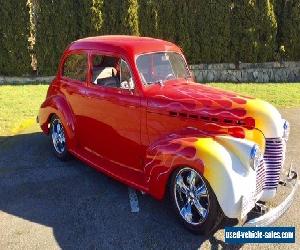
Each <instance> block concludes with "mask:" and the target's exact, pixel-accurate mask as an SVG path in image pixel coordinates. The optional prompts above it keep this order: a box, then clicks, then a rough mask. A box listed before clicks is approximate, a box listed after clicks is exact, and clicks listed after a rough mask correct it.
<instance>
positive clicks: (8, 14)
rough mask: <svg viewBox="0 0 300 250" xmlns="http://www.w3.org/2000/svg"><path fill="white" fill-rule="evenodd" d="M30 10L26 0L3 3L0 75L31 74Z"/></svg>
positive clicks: (0, 15) (0, 14)
mask: <svg viewBox="0 0 300 250" xmlns="http://www.w3.org/2000/svg"><path fill="white" fill-rule="evenodd" d="M29 19H30V17H29V8H28V5H27V1H26V0H10V1H2V2H1V8H0V75H13V76H15V75H18V76H19V75H27V74H30V73H31V65H30V63H31V58H30V53H29V42H28V37H29Z"/></svg>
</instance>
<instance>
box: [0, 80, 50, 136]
mask: <svg viewBox="0 0 300 250" xmlns="http://www.w3.org/2000/svg"><path fill="white" fill-rule="evenodd" d="M47 88H48V85H3V86H1V85H0V136H1V135H2V136H3V135H11V134H14V133H17V132H18V131H19V130H21V129H22V127H24V126H27V125H30V124H32V123H34V121H35V117H36V115H37V114H38V110H39V107H40V105H41V103H42V101H43V99H45V96H46V92H47Z"/></svg>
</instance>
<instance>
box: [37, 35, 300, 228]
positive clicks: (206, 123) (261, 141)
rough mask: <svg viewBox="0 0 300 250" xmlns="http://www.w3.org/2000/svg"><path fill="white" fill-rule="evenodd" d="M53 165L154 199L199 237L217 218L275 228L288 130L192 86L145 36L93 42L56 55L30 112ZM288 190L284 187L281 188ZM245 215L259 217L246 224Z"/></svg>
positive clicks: (229, 97)
mask: <svg viewBox="0 0 300 250" xmlns="http://www.w3.org/2000/svg"><path fill="white" fill-rule="evenodd" d="M38 122H39V124H40V126H41V128H42V130H43V132H44V133H45V134H50V138H51V144H52V146H53V150H54V153H55V154H56V156H57V157H58V158H60V159H61V160H65V159H67V158H68V156H69V154H72V155H74V156H76V157H77V158H79V159H81V160H82V161H84V162H85V163H87V164H89V165H90V166H92V167H94V168H95V169H97V170H100V171H102V172H104V173H105V174H107V175H109V176H112V177H113V178H115V179H117V180H120V181H121V182H123V183H125V184H127V185H129V186H131V187H133V188H135V189H138V190H141V191H143V192H146V193H148V194H150V195H152V196H153V197H155V198H157V199H162V198H163V197H164V196H165V194H166V190H167V189H168V190H169V193H170V198H171V200H172V203H173V205H174V208H175V211H176V213H177V214H178V216H179V218H180V220H181V221H182V222H183V223H184V224H185V225H186V227H187V228H189V229H190V230H193V231H196V232H200V233H208V232H210V231H211V230H212V229H213V228H216V226H217V225H218V223H220V221H221V219H222V218H223V216H224V215H226V216H227V217H230V218H238V219H240V220H241V221H242V222H245V221H246V222H245V223H246V224H247V225H266V224H269V223H271V222H273V221H275V220H276V219H277V218H278V217H279V216H281V215H282V214H283V213H284V212H285V211H286V210H287V208H288V207H289V206H290V205H291V203H292V199H293V196H294V194H295V190H296V188H297V184H295V183H297V182H296V179H297V174H296V172H294V171H292V170H291V171H290V172H289V176H288V177H289V178H288V181H290V182H292V184H293V185H292V186H293V188H292V191H291V193H290V195H288V196H287V197H286V199H285V200H284V201H283V202H282V204H280V206H278V207H276V208H273V210H270V211H269V212H266V211H267V209H266V206H267V204H268V203H265V202H268V201H269V200H271V199H272V198H273V197H274V196H275V195H276V190H277V187H278V185H279V184H280V183H281V182H279V175H280V172H281V170H282V166H283V163H284V158H285V145H286V142H287V139H288V134H289V124H288V122H287V121H285V120H283V119H282V118H281V115H280V113H279V112H278V111H277V109H275V108H274V107H273V106H272V105H270V104H269V103H267V102H264V101H261V100H258V99H255V98H251V97H246V96H242V95H238V94H236V93H232V92H227V91H223V90H220V89H217V88H212V87H209V86H205V85H201V84H198V83H195V82H194V81H193V78H192V76H191V73H190V71H189V68H188V65H187V63H186V60H185V58H184V56H183V54H182V51H181V50H180V48H178V47H177V46H176V45H174V44H172V43H170V42H166V41H162V40H158V39H153V38H143V37H131V36H100V37H90V38H85V39H81V40H78V41H75V42H73V43H71V44H70V45H69V47H68V48H67V49H66V50H65V52H64V53H63V55H62V59H61V62H60V65H59V68H58V72H57V75H56V77H55V79H54V80H53V82H52V83H51V85H50V86H49V89H48V93H47V97H46V100H45V101H44V102H43V104H42V105H41V108H40V112H39V115H38ZM286 186H287V185H286ZM253 210H261V211H260V212H261V213H259V216H258V217H256V218H254V219H251V220H247V215H249V213H251V212H253Z"/></svg>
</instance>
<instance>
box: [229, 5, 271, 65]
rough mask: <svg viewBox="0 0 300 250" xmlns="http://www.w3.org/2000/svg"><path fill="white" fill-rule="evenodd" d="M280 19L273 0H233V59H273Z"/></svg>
mask: <svg viewBox="0 0 300 250" xmlns="http://www.w3.org/2000/svg"><path fill="white" fill-rule="evenodd" d="M276 31H277V21H276V18H275V13H274V8H273V4H272V1H270V0H262V1H258V0H257V1H256V0H250V1H249V0H233V5H232V18H231V42H232V53H233V56H234V61H235V62H238V61H242V62H265V61H270V60H273V59H274V54H275V50H276Z"/></svg>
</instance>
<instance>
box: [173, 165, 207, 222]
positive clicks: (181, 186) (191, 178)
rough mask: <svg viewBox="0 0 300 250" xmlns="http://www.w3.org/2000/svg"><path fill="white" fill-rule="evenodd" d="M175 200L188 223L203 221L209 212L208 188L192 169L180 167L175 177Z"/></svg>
mask: <svg viewBox="0 0 300 250" xmlns="http://www.w3.org/2000/svg"><path fill="white" fill-rule="evenodd" d="M174 194H175V202H176V205H177V208H178V210H179V212H180V215H181V216H182V218H183V219H184V220H185V221H186V222H187V223H189V224H192V225H199V224H201V223H203V222H204V221H205V220H206V218H207V215H208V212H209V197H208V189H207V187H206V185H205V182H204V180H203V179H202V177H201V176H200V174H198V173H197V172H196V171H195V170H194V169H191V168H182V169H181V170H180V171H179V172H178V173H177V175H176V177H175V185H174Z"/></svg>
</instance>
